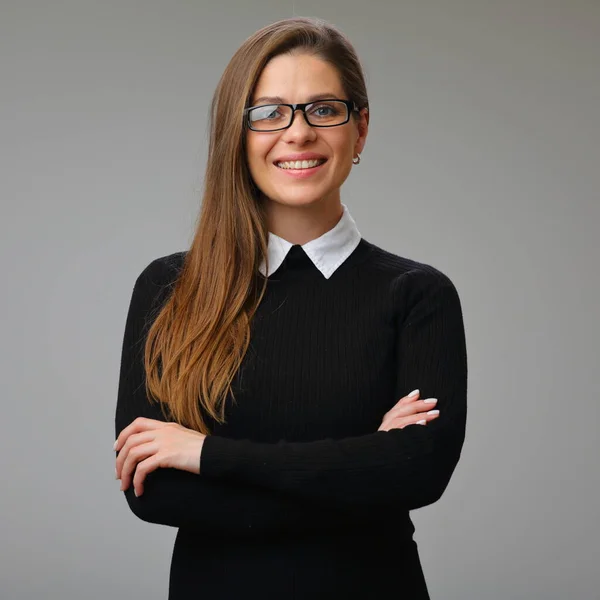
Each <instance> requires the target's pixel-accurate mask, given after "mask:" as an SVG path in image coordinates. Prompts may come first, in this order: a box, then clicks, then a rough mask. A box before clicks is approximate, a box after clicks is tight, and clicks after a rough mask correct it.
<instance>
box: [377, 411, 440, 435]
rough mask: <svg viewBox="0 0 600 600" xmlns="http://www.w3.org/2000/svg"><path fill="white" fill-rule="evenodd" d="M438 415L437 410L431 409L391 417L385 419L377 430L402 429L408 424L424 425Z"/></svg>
mask: <svg viewBox="0 0 600 600" xmlns="http://www.w3.org/2000/svg"><path fill="white" fill-rule="evenodd" d="M438 416H439V410H433V411H429V412H427V413H417V414H415V415H409V416H404V417H392V418H389V419H385V420H384V422H383V423H382V424H381V425H380V427H379V430H381V431H389V430H390V429H404V428H405V427H407V426H408V425H417V424H419V425H426V424H427V423H428V422H429V421H433V419H436V418H437V417H438ZM379 430H378V431H379Z"/></svg>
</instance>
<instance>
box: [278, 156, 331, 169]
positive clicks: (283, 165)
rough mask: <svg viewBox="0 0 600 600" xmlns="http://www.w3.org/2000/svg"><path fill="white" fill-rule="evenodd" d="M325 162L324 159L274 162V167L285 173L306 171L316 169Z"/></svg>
mask: <svg viewBox="0 0 600 600" xmlns="http://www.w3.org/2000/svg"><path fill="white" fill-rule="evenodd" d="M326 162H327V159H326V158H317V159H312V160H292V161H282V162H275V163H274V165H275V166H276V167H277V168H279V169H283V170H285V171H307V170H310V169H316V168H318V167H320V166H321V165H324V164H325V163H326Z"/></svg>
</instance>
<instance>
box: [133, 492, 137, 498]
mask: <svg viewBox="0 0 600 600" xmlns="http://www.w3.org/2000/svg"><path fill="white" fill-rule="evenodd" d="M133 493H134V494H135V497H136V498H137V497H138V495H137V490H133Z"/></svg>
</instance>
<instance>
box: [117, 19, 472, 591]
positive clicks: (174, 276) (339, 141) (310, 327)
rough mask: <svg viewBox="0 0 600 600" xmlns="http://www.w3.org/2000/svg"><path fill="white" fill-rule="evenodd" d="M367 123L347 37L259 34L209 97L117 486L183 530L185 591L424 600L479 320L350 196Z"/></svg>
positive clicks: (127, 365)
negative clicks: (196, 208)
mask: <svg viewBox="0 0 600 600" xmlns="http://www.w3.org/2000/svg"><path fill="white" fill-rule="evenodd" d="M368 121H369V113H368V99H367V93H366V88H365V82H364V77H363V72H362V69H361V66H360V63H359V61H358V58H357V56H356V54H355V52H354V49H353V47H352V45H351V44H350V42H349V41H348V40H347V39H346V38H345V37H344V36H343V35H342V34H341V33H340V32H339V31H338V30H337V29H336V28H334V27H332V26H331V25H328V24H326V23H324V22H322V21H317V20H312V19H305V18H293V19H286V20H284V21H280V22H277V23H274V24H272V25H270V26H268V27H265V28H263V29H261V30H260V31H258V32H257V33H256V34H254V35H253V36H252V37H250V38H249V39H248V40H246V42H244V44H243V45H242V46H241V48H240V49H239V50H238V51H237V52H236V53H235V55H234V56H233V58H232V60H231V62H230V63H229V65H228V66H227V68H226V69H225V72H224V74H223V76H222V78H221V80H220V82H219V85H218V87H217V90H216V92H215V96H214V99H213V104H212V117H211V137H210V148H209V155H208V156H209V158H208V165H207V173H206V178H205V190H204V197H203V203H202V211H201V216H200V220H199V224H198V228H197V231H196V235H195V237H194V239H193V242H192V244H191V247H190V249H189V250H188V251H186V252H178V253H175V254H171V255H169V256H164V257H160V258H157V259H156V260H153V261H152V262H151V263H150V264H149V265H148V266H147V267H146V268H145V269H144V270H143V272H142V273H141V274H140V275H139V277H138V279H137V281H136V282H135V286H134V290H133V295H132V298H131V304H130V307H129V313H128V316H127V322H126V327H125V335H124V341H123V349H122V362H121V370H120V380H119V391H118V401H117V410H116V434H117V440H116V442H115V449H116V450H117V460H116V475H117V478H120V479H121V489H122V490H124V492H125V497H126V499H127V502H128V504H129V507H130V508H131V510H132V511H133V512H134V513H135V514H136V515H137V516H138V517H139V518H141V519H143V520H145V521H148V522H151V523H160V524H163V525H170V526H173V527H177V528H178V534H177V539H176V542H175V547H174V551H173V557H172V564H171V573H170V582H169V598H170V599H171V600H183V599H189V598H199V597H203V598H210V599H211V600H220V599H226V598H227V599H232V598H236V599H237V598H242V597H243V598H260V599H261V600H268V599H271V598H273V599H274V598H277V599H278V600H280V599H283V598H285V599H298V600H300V599H308V598H310V599H311V600H315V599H318V598H327V599H330V598H336V599H337V598H340V599H341V598H344V599H348V598H369V599H376V598H384V597H388V590H393V593H394V594H395V597H397V598H410V599H411V600H420V599H425V598H429V595H428V592H427V586H426V584H425V580H424V577H423V573H422V570H421V565H420V561H419V557H418V552H417V546H416V543H415V542H414V540H413V539H412V537H413V532H414V526H413V524H412V522H411V520H410V517H409V511H410V510H413V509H416V508H419V507H422V506H426V505H428V504H431V503H433V502H435V501H436V500H437V499H438V498H440V496H441V495H442V493H443V491H444V489H445V488H446V486H447V484H448V481H449V480H450V477H451V475H452V472H453V471H454V468H455V466H456V464H457V462H458V459H459V456H460V452H461V448H462V444H463V440H464V432H465V421H466V389H467V362H466V350H465V336H464V328H463V320H462V313H461V305H460V301H459V298H458V295H457V292H456V289H455V287H454V285H453V284H452V282H451V281H450V280H449V278H448V277H447V276H446V275H444V274H443V273H441V272H440V271H438V270H437V269H435V268H433V267H431V266H429V265H426V264H422V263H419V262H416V261H414V260H410V259H408V258H403V257H400V256H396V255H394V254H392V253H390V252H387V251H385V250H383V249H381V248H379V247H377V246H376V245H374V244H372V243H370V242H368V241H367V240H366V239H364V238H362V237H361V235H360V233H359V231H358V229H357V227H356V224H355V222H354V220H353V219H352V217H351V216H350V213H349V211H348V208H347V207H346V206H345V205H344V204H342V202H341V199H340V188H341V186H342V184H343V182H344V181H345V180H346V178H347V176H348V174H349V172H350V169H351V168H352V165H353V164H355V165H356V164H358V163H359V161H360V152H362V150H363V148H364V145H365V140H366V137H367V131H368ZM411 390H412V393H409V392H411ZM436 399H437V400H436ZM436 406H437V408H436ZM416 425H421V426H416Z"/></svg>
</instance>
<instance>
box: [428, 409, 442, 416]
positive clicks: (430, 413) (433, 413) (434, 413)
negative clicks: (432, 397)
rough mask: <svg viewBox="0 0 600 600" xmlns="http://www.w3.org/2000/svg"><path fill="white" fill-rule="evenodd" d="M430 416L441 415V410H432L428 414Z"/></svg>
mask: <svg viewBox="0 0 600 600" xmlns="http://www.w3.org/2000/svg"><path fill="white" fill-rule="evenodd" d="M427 414H428V415H439V414H440V411H439V410H430V411H428V412H427Z"/></svg>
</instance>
